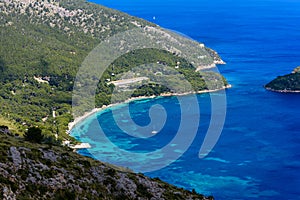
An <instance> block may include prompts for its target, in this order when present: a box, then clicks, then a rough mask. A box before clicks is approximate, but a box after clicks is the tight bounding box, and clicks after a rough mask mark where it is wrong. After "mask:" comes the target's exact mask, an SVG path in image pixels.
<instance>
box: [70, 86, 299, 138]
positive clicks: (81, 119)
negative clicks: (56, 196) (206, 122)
mask: <svg viewBox="0 0 300 200" xmlns="http://www.w3.org/2000/svg"><path fill="white" fill-rule="evenodd" d="M229 88H232V85H230V84H228V85H227V86H223V87H222V88H220V89H214V90H201V91H197V92H184V93H162V94H160V95H158V96H155V95H152V96H138V97H131V98H129V99H127V100H125V101H123V102H119V103H113V104H109V105H103V106H102V107H101V108H94V109H92V110H91V111H88V112H86V113H84V114H83V115H82V116H79V117H76V118H75V119H74V120H73V121H72V122H69V124H68V130H66V133H67V134H68V135H70V132H71V130H72V129H73V128H74V127H75V126H76V124H78V123H79V122H81V121H83V120H85V119H86V118H88V117H89V116H91V115H93V114H95V113H97V112H100V111H102V110H105V109H107V108H110V107H113V106H117V105H120V104H126V103H130V102H132V101H136V100H143V99H153V98H156V97H171V96H185V95H190V94H204V93H211V92H218V91H222V90H226V89H229ZM299 92H300V91H299Z"/></svg>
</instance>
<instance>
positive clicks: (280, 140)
mask: <svg viewBox="0 0 300 200" xmlns="http://www.w3.org/2000/svg"><path fill="white" fill-rule="evenodd" d="M96 2H97V3H99V4H103V5H106V6H108V7H112V8H115V9H118V10H122V11H125V12H127V13H129V14H132V15H135V16H138V17H141V18H144V19H147V20H149V21H152V22H155V23H157V24H159V25H160V26H162V27H165V28H168V29H172V30H175V31H178V32H181V33H183V34H186V35H188V36H190V37H191V38H193V39H195V40H198V41H200V42H203V43H205V44H206V45H207V46H209V47H211V48H213V49H215V50H217V51H218V52H219V54H220V55H221V57H222V58H223V59H224V60H225V61H226V62H227V65H225V66H218V68H219V70H220V71H221V73H222V74H223V75H224V76H225V77H226V78H227V79H228V81H229V83H230V84H232V85H233V88H231V89H229V90H227V91H226V95H227V114H226V121H225V125H224V128H223V131H222V134H221V137H220V139H219V141H218V143H217V145H216V146H215V147H214V149H213V151H212V152H211V153H210V154H209V155H208V156H207V157H205V158H204V159H199V157H198V153H199V148H200V147H201V144H202V143H203V138H204V136H205V133H206V131H207V129H208V126H209V123H210V122H211V121H210V119H211V110H210V106H211V102H210V96H209V95H208V94H200V95H197V99H198V104H199V107H200V111H201V116H200V122H199V129H198V132H197V135H196V137H195V139H194V140H193V142H192V144H191V145H190V147H189V148H188V150H187V151H186V152H185V153H183V152H177V153H178V154H181V153H183V155H182V156H181V157H180V158H179V159H178V160H176V161H175V162H173V163H171V164H170V165H168V166H166V167H164V168H162V169H160V170H157V171H153V172H149V173H146V175H148V176H151V177H159V178H161V179H162V180H165V181H167V182H169V183H172V184H175V185H177V186H180V187H184V188H187V189H192V188H194V189H196V191H198V192H199V193H204V194H205V195H213V196H215V197H216V199H228V200H229V199H257V198H260V199H279V198H282V199H300V191H299V187H300V108H299V106H298V105H299V102H300V94H281V93H273V92H269V91H266V90H265V89H264V88H263V85H264V84H266V83H268V82H269V81H270V80H272V79H273V78H275V77H276V76H277V75H283V74H287V73H290V72H291V71H292V70H293V68H295V67H296V66H299V65H300V1H297V0H272V1H271V0H251V1H250V0H245V1H238V0H224V1H221V0H211V1H208V0H206V1H203V0H197V1H196V0H186V1H180V0H172V1H170V0H166V1H163V2H162V1H158V0H152V1H137V0H118V1H109V0H97V1H96ZM211 95H219V94H218V93H215V94H211ZM184 98H186V99H187V100H188V99H189V98H191V97H190V96H186V97H184ZM156 104H159V105H161V106H163V107H164V108H165V110H166V113H167V121H166V124H165V126H164V127H163V129H162V130H161V131H159V132H158V133H157V134H156V135H155V136H153V137H150V138H136V137H130V136H128V135H126V134H125V133H124V132H123V131H122V130H121V129H120V128H119V127H118V126H117V125H116V123H115V121H118V120H121V121H122V120H123V123H125V124H126V123H127V121H126V119H123V118H122V116H124V113H125V111H126V106H125V105H120V106H117V107H114V108H112V109H108V110H106V111H103V112H101V113H98V114H97V115H93V116H91V117H89V118H88V119H86V120H85V121H83V122H82V123H81V124H79V126H78V129H74V130H73V131H72V135H74V137H76V138H78V139H79V140H81V141H84V142H89V143H91V144H92V146H93V148H92V149H90V150H89V151H81V152H80V153H82V154H84V155H92V156H93V157H96V158H97V159H100V160H103V161H107V162H111V163H115V164H119V165H126V166H127V167H129V168H132V169H135V170H136V171H139V169H140V167H139V166H137V165H136V162H138V163H140V164H141V165H143V164H147V166H148V167H149V168H151V167H153V168H154V167H155V166H154V165H155V164H157V163H148V162H147V159H149V158H147V157H146V158H143V157H134V158H126V157H124V155H123V154H122V153H120V152H119V149H123V150H126V151H128V152H133V153H147V152H151V151H156V150H159V149H161V148H162V147H164V146H165V145H167V144H168V143H169V142H170V141H171V140H172V138H173V137H174V136H175V134H176V132H177V130H178V127H179V122H180V120H181V119H180V117H181V114H182V113H181V112H180V107H179V104H178V100H177V99H176V98H175V97H164V98H155V99H149V100H141V101H135V102H132V103H130V105H129V108H130V114H131V117H132V119H133V120H134V122H135V123H136V124H137V125H139V126H145V125H147V124H149V123H150V118H149V114H148V113H149V108H150V107H151V106H152V105H156ZM157 109H158V110H157V112H158V113H159V112H160V111H159V109H161V107H158V108H157ZM112 110H113V111H112ZM113 114H114V118H113ZM193 114H195V113H193V112H192V110H191V112H189V113H188V114H187V115H185V116H184V117H185V119H187V121H190V123H191V124H193V122H194V121H195V119H194V118H193V117H195V115H193ZM98 124H100V125H101V128H102V130H103V132H104V133H105V135H106V137H107V138H108V140H107V138H106V137H101V136H100V134H99V125H98ZM155 128H156V127H154V129H155ZM128 130H129V131H132V132H137V134H138V131H137V128H136V127H134V126H132V127H128ZM105 138H106V139H105ZM109 141H110V142H111V143H110V142H109ZM112 144H113V145H112ZM175 150H176V148H175ZM152 156H154V155H152ZM156 156H159V154H156ZM151 158H153V157H151ZM130 163H131V165H130ZM152 165H153V166H152Z"/></svg>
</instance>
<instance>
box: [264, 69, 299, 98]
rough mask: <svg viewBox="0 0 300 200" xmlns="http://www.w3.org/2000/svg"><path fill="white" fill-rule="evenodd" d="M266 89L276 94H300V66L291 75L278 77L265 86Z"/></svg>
mask: <svg viewBox="0 0 300 200" xmlns="http://www.w3.org/2000/svg"><path fill="white" fill-rule="evenodd" d="M265 88H266V89H267V90H271V91H274V92H300V66H299V67H297V68H295V69H294V70H293V71H292V73H290V74H287V75H284V76H278V77H277V78H276V79H274V80H273V81H271V82H270V83H268V84H267V85H265Z"/></svg>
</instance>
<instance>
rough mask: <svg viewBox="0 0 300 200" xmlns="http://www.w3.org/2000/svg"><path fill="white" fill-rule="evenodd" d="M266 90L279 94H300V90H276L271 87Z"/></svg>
mask: <svg viewBox="0 0 300 200" xmlns="http://www.w3.org/2000/svg"><path fill="white" fill-rule="evenodd" d="M265 89H266V90H268V91H271V92H277V93H300V90H275V89H272V88H269V87H265Z"/></svg>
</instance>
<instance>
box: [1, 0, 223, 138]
mask: <svg viewBox="0 0 300 200" xmlns="http://www.w3.org/2000/svg"><path fill="white" fill-rule="evenodd" d="M146 26H149V27H150V26H151V27H155V28H157V29H158V28H159V27H157V26H156V25H154V24H151V23H149V22H146V21H144V20H142V19H138V18H135V17H132V16H129V15H127V14H125V13H121V12H119V11H115V10H112V9H109V8H105V7H103V6H100V5H96V4H93V3H87V2H85V1H83V0H57V1H54V0H34V1H29V0H2V1H1V2H0V44H1V46H0V71H1V73H0V105H1V109H0V115H1V118H0V125H1V123H2V122H1V121H3V123H4V121H7V120H8V121H10V123H12V124H13V126H14V127H15V128H16V129H17V130H18V131H17V132H19V133H22V132H25V130H26V129H27V128H28V127H31V126H39V127H40V128H41V129H42V130H43V133H44V134H46V135H48V136H50V137H52V136H53V135H54V134H58V136H59V139H62V138H64V137H66V135H65V131H66V130H67V125H68V123H69V122H70V121H72V119H73V116H72V113H71V103H72V90H73V85H74V79H75V77H76V73H77V71H78V68H79V67H80V66H81V63H82V62H83V60H84V59H85V57H86V56H87V55H88V53H89V52H90V51H92V50H93V48H94V47H96V46H97V45H98V44H99V43H100V42H101V41H103V40H104V39H105V38H107V37H109V36H112V35H114V34H116V33H119V32H122V31H126V30H130V29H133V28H136V27H146ZM201 52H203V53H202V54H203V55H199V56H200V57H201V56H202V57H203V59H202V61H201V62H202V63H200V64H201V65H203V66H211V65H213V64H214V63H222V61H221V59H220V57H219V56H218V55H217V53H216V52H214V51H213V50H211V49H209V48H207V47H205V48H203V49H202V50H201ZM158 61H159V62H161V63H163V64H164V65H169V66H172V67H175V68H176V66H177V65H178V63H180V67H177V69H176V70H177V71H178V72H179V73H180V74H182V75H183V76H184V77H185V78H186V79H187V80H188V81H189V82H190V83H191V85H192V86H193V88H194V90H195V91H200V90H204V89H207V88H211V87H213V88H214V89H221V88H223V87H224V86H226V85H227V82H226V80H225V79H224V78H223V77H222V76H221V75H219V74H217V73H214V72H201V71H200V72H195V66H192V65H191V64H190V63H188V62H187V61H186V60H184V59H182V58H179V57H178V55H175V54H174V52H172V51H166V50H157V49H143V50H140V51H135V52H128V53H127V54H125V55H124V56H122V57H120V58H118V59H117V60H115V62H114V63H113V64H112V65H111V67H109V68H108V69H107V71H106V73H105V74H104V75H103V77H102V79H100V81H99V84H98V89H97V92H96V106H97V107H101V106H103V105H107V104H110V99H111V93H112V91H113V89H114V85H113V84H108V82H109V81H113V80H116V79H117V78H120V77H121V74H122V73H124V72H126V70H130V69H132V68H133V67H136V66H138V65H139V64H143V63H151V62H158ZM196 67H198V66H196ZM112 74H113V76H112ZM203 77H206V79H207V80H209V81H208V82H207V81H206V82H205V81H204V80H203ZM108 80H109V81H108ZM145 84H146V85H144V86H142V87H141V88H140V89H138V90H136V91H135V93H134V95H135V96H138V95H148V96H149V95H159V94H161V93H165V92H170V91H169V90H168V88H165V87H163V86H161V85H157V84H153V83H152V82H151V80H150V82H147V83H145ZM207 84H210V87H208V85H207ZM120 100H122V98H121V99H120ZM1 119H2V120H1ZM3 123H2V124H3Z"/></svg>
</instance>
